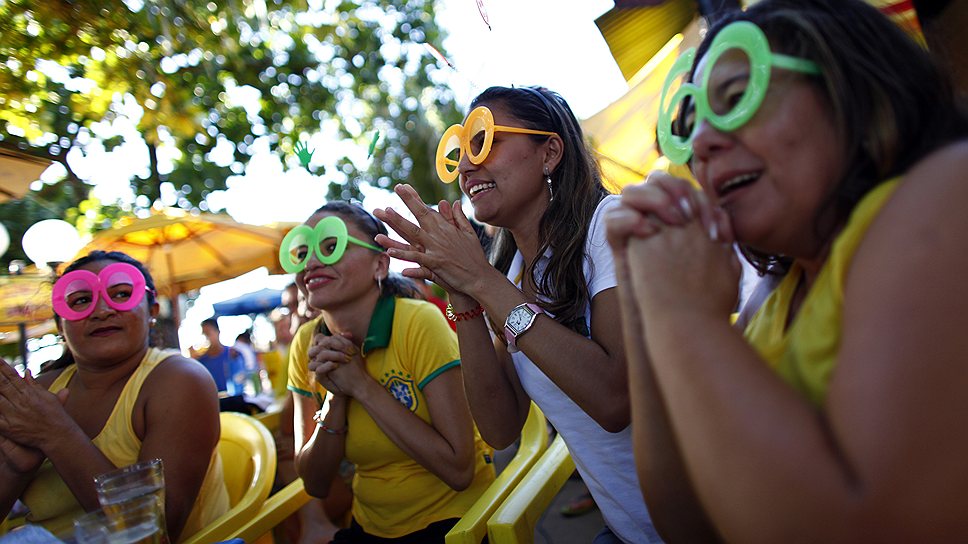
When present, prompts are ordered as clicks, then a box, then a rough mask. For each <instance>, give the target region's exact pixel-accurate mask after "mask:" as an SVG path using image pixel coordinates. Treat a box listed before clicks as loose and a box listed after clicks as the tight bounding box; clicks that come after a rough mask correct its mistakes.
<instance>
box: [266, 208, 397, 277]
mask: <svg viewBox="0 0 968 544" xmlns="http://www.w3.org/2000/svg"><path fill="white" fill-rule="evenodd" d="M349 243H353V244H356V245H358V246H362V247H365V248H367V249H372V250H373V251H378V252H381V253H382V252H383V248H380V247H377V246H375V245H373V244H370V243H367V242H364V241H363V240H360V239H359V238H354V237H353V236H350V234H349V232H348V231H347V230H346V223H344V222H343V220H342V219H340V218H339V217H336V216H335V215H330V216H327V217H324V218H322V219H321V220H320V221H319V223H316V226H315V227H310V226H309V225H299V226H298V227H296V228H294V229H292V230H291V231H289V234H287V235H286V237H285V238H283V239H282V245H281V246H279V264H281V265H282V269H283V270H285V271H286V272H288V273H290V274H296V273H298V272H302V271H303V270H305V269H306V263H308V262H309V257H310V254H311V252H315V253H316V258H317V259H319V262H321V263H323V264H325V265H330V264H335V263H337V262H339V260H340V259H342V258H343V253H345V252H346V245H347V244H349Z"/></svg>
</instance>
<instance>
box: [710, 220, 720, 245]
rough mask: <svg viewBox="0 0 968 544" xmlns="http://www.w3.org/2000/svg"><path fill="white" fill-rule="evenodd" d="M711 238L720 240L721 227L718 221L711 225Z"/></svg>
mask: <svg viewBox="0 0 968 544" xmlns="http://www.w3.org/2000/svg"><path fill="white" fill-rule="evenodd" d="M709 239H710V240H712V241H714V242H715V241H717V240H719V227H718V226H717V225H716V223H713V224H712V225H709Z"/></svg>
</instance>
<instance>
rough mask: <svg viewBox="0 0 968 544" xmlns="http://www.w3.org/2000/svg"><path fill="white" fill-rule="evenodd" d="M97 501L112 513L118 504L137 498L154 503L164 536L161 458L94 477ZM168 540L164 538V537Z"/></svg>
mask: <svg viewBox="0 0 968 544" xmlns="http://www.w3.org/2000/svg"><path fill="white" fill-rule="evenodd" d="M94 487H95V489H96V490H97V498H98V502H99V503H101V507H102V508H103V509H104V510H105V511H107V512H112V511H114V510H116V509H118V508H119V506H120V505H122V504H123V503H126V502H128V501H131V500H133V499H137V498H140V497H150V498H151V499H152V500H154V505H155V509H156V510H157V513H158V519H159V522H160V525H161V528H162V531H163V533H164V530H165V527H166V524H165V474H164V467H163V466H162V463H161V459H151V460H148V461H141V462H138V463H134V464H133V465H128V466H126V467H122V468H119V469H117V470H112V471H111V472H106V473H104V474H101V475H99V476H95V477H94ZM163 536H164V539H165V541H167V535H164V534H163Z"/></svg>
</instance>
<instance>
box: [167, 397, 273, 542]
mask: <svg viewBox="0 0 968 544" xmlns="http://www.w3.org/2000/svg"><path fill="white" fill-rule="evenodd" d="M220 418H221V422H222V436H221V437H220V438H219V441H218V452H219V455H220V456H221V457H222V469H223V471H224V474H225V487H226V488H227V489H228V492H229V505H230V508H229V511H228V512H226V513H224V514H222V515H221V516H219V517H218V518H216V519H215V521H213V522H212V523H210V524H209V525H208V526H207V527H205V528H204V529H202V530H201V531H199V532H198V533H196V534H194V535H192V536H191V537H190V538H188V539H187V540H185V541H184V542H185V544H210V543H212V542H219V541H222V540H227V538H228V535H230V534H231V533H232V532H234V531H237V530H238V528H239V527H241V526H242V525H243V524H244V523H246V522H247V521H249V519H251V517H252V516H253V515H254V514H255V513H256V512H257V511H258V510H259V508H260V507H262V503H263V502H265V500H266V497H268V496H269V491H271V489H272V480H273V479H274V478H275V475H276V444H275V441H274V440H273V439H272V434H271V433H269V430H268V429H266V427H265V425H263V424H261V423H259V422H258V421H257V420H256V419H255V418H253V417H251V416H247V415H245V414H240V413H237V412H222V413H221V414H220Z"/></svg>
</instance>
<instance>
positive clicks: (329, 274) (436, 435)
mask: <svg viewBox="0 0 968 544" xmlns="http://www.w3.org/2000/svg"><path fill="white" fill-rule="evenodd" d="M386 232H387V230H386V227H384V226H383V223H381V222H380V221H378V220H377V219H376V218H374V217H373V216H372V215H370V214H369V213H367V212H366V211H365V210H363V208H360V207H359V206H356V205H353V204H347V203H344V202H330V203H328V204H326V205H325V206H323V207H322V208H320V209H319V210H317V211H316V213H314V214H313V215H312V217H310V218H309V219H308V220H307V221H306V223H305V224H303V225H300V226H299V227H296V228H295V229H293V231H292V232H290V233H289V234H288V235H287V236H286V239H285V241H284V242H283V247H282V248H281V249H280V252H279V256H280V262H281V263H282V265H283V267H284V268H285V269H286V270H287V271H289V272H295V273H296V285H297V286H298V287H299V289H300V290H302V291H303V292H304V293H305V294H306V298H307V300H308V302H309V305H310V306H312V307H313V308H316V309H318V310H320V316H319V317H317V318H316V319H313V320H311V321H309V322H308V323H306V324H304V325H303V326H302V327H300V328H299V331H298V332H296V335H295V337H294V338H293V341H292V344H291V345H290V350H289V353H290V361H289V389H290V390H291V391H292V392H293V401H294V406H295V416H294V418H293V420H294V434H295V437H296V444H297V447H296V471H297V472H298V474H299V475H300V476H301V477H302V478H303V481H304V482H305V484H306V489H307V490H308V491H309V493H310V494H311V495H314V496H317V497H325V496H326V495H327V494H328V493H329V490H330V486H331V485H332V482H333V481H334V478H337V477H338V471H339V467H340V463H341V461H342V460H343V459H344V457H345V458H346V459H347V460H348V461H349V462H350V463H353V465H354V466H355V473H354V475H353V494H354V500H353V507H352V515H353V520H352V523H351V526H350V527H348V528H346V529H342V530H340V531H339V532H337V533H336V536H335V537H334V539H333V542H335V543H344V542H374V541H376V540H379V541H380V542H395V541H397V539H400V541H405V542H428V543H434V542H440V543H443V541H444V535H445V534H446V533H447V531H448V530H450V528H451V527H453V525H454V524H455V523H456V522H457V520H458V519H459V518H460V517H461V516H463V515H464V513H465V512H466V511H467V509H468V508H469V507H470V505H471V504H473V503H474V501H475V500H477V498H478V497H479V496H480V494H481V492H483V491H484V489H486V488H487V486H488V485H489V484H490V483H491V482H492V481H493V480H494V467H493V465H492V464H491V455H492V451H493V450H491V448H489V447H488V446H487V445H486V444H485V443H484V442H483V440H481V438H480V436H479V435H478V434H477V431H476V429H475V427H474V422H473V420H472V419H471V414H470V411H469V410H468V408H467V400H466V398H465V396H464V390H463V387H462V380H461V367H460V362H461V361H460V356H459V354H458V350H457V339H456V338H455V336H454V333H453V331H452V330H451V329H450V327H449V326H448V325H447V322H446V320H445V319H444V316H443V315H441V313H440V310H439V309H437V307H436V306H434V305H433V304H431V303H429V302H425V301H422V300H415V297H417V296H418V295H417V291H416V286H415V285H413V283H412V282H411V281H410V280H407V279H406V278H402V277H400V276H391V275H389V273H388V267H389V263H390V259H389V257H387V255H386V254H385V253H384V252H383V251H382V250H381V248H380V247H378V246H376V245H375V244H374V243H373V239H374V237H375V236H377V235H378V234H386ZM383 539H387V540H383Z"/></svg>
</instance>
